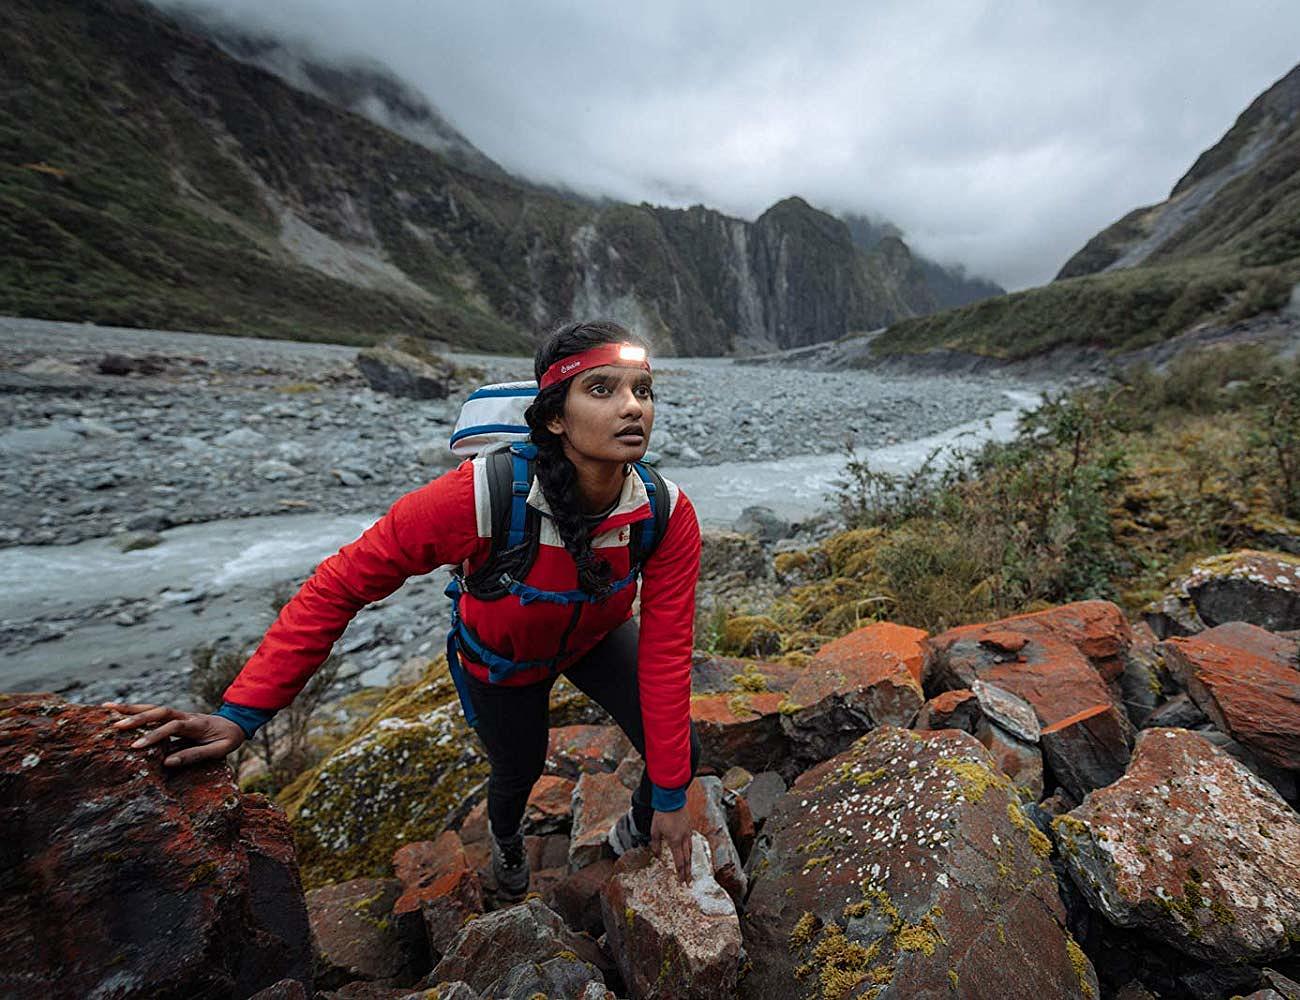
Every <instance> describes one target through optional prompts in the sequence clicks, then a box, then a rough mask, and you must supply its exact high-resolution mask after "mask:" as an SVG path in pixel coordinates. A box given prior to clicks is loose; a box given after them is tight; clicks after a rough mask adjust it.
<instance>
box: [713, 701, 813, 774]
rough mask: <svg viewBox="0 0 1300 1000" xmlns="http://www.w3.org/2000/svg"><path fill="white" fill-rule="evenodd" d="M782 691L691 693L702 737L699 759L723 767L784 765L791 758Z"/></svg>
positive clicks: (715, 766) (753, 767) (754, 769)
mask: <svg viewBox="0 0 1300 1000" xmlns="http://www.w3.org/2000/svg"><path fill="white" fill-rule="evenodd" d="M785 704H787V702H786V696H785V694H784V693H782V692H776V691H760V692H745V691H741V692H737V693H735V694H703V695H700V694H697V695H692V696H691V720H692V721H693V722H694V723H695V732H696V734H697V735H698V736H699V738H700V763H701V765H702V766H705V767H710V768H713V769H714V770H720V769H724V768H727V767H730V766H732V765H733V764H736V763H739V764H740V766H742V767H745V768H748V769H750V770H753V771H755V772H757V771H764V770H767V769H769V768H777V767H781V766H782V765H783V764H784V762H785V761H786V760H787V759H788V758H789V748H788V746H787V744H786V739H785V735H784V734H783V733H782V732H781V708H782V706H784V705H785Z"/></svg>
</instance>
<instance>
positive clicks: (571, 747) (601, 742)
mask: <svg viewBox="0 0 1300 1000" xmlns="http://www.w3.org/2000/svg"><path fill="white" fill-rule="evenodd" d="M631 752H632V744H631V743H630V742H629V741H628V738H627V737H626V736H625V735H624V734H623V730H621V729H619V728H618V726H556V727H555V728H554V729H552V730H551V733H550V741H549V743H548V745H547V750H546V770H547V772H548V773H550V774H558V775H560V777H563V778H569V779H571V780H573V781H577V780H578V775H580V774H588V773H596V772H600V771H612V770H614V768H616V767H618V762H619V761H620V760H622V759H623V758H624V757H626V756H627V755H628V754H629V753H631Z"/></svg>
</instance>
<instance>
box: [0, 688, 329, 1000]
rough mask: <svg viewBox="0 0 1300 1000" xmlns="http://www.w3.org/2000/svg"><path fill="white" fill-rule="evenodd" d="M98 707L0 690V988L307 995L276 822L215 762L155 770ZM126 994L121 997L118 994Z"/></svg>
mask: <svg viewBox="0 0 1300 1000" xmlns="http://www.w3.org/2000/svg"><path fill="white" fill-rule="evenodd" d="M120 718H122V716H121V715H120V714H119V713H117V712H114V711H110V710H109V709H105V708H100V707H90V706H83V705H73V704H69V703H67V702H65V701H63V700H62V699H61V698H58V697H56V696H54V695H48V694H20V695H10V694H0V831H3V832H2V833H0V843H2V844H3V847H0V856H2V857H3V862H2V863H0V866H2V868H3V871H4V876H3V880H4V885H5V891H4V892H3V893H0V955H3V956H4V957H3V959H0V966H2V968H0V993H4V994H5V995H6V996H13V997H16V998H25V997H39V998H46V997H55V996H76V997H90V996H95V995H100V996H110V995H118V994H120V993H121V991H123V990H125V989H128V988H129V989H131V990H132V991H133V995H139V996H143V995H154V996H164V995H166V996H195V997H197V996H250V995H252V994H254V993H256V992H257V991H258V990H261V989H265V988H268V987H271V986H272V985H273V984H276V983H278V982H279V981H281V980H282V979H286V978H288V979H294V980H298V981H300V982H302V983H304V984H305V985H307V986H308V987H310V986H311V983H312V976H311V945H310V928H309V925H308V923H307V912H306V907H305V904H304V902H303V896H302V885H301V882H300V880H299V876H298V871H297V868H296V866H295V863H294V849H293V839H292V836H291V834H290V831H289V826H288V823H287V822H286V821H285V819H284V814H283V813H282V812H281V811H280V810H279V809H278V808H276V807H275V806H274V805H273V804H272V803H270V802H269V801H268V800H267V799H265V798H264V797H262V796H260V795H244V794H241V793H240V791H239V789H238V788H237V787H236V786H235V784H234V781H233V779H232V774H231V771H230V768H229V767H228V766H227V765H226V764H225V763H224V762H221V761H217V762H209V763H205V764H199V765H193V766H190V767H185V768H180V769H171V768H164V767H163V763H162V761H163V757H164V756H166V755H167V753H169V752H171V751H170V750H169V749H168V748H167V746H166V745H165V744H163V745H158V746H153V747H149V748H147V749H142V750H135V749H132V748H131V743H132V742H133V741H134V740H135V739H136V738H138V736H139V732H138V731H119V730H114V729H112V728H111V724H112V723H113V722H114V721H116V720H117V719H120ZM126 984H129V987H128V986H127V985H126Z"/></svg>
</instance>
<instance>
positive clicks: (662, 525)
mask: <svg viewBox="0 0 1300 1000" xmlns="http://www.w3.org/2000/svg"><path fill="white" fill-rule="evenodd" d="M632 468H634V469H635V470H636V474H637V475H638V476H640V477H641V482H642V483H643V484H644V485H645V492H646V497H647V498H648V499H649V501H650V516H649V517H648V518H646V519H645V520H644V521H640V522H638V524H637V529H638V530H637V531H636V532H635V533H634V534H633V536H632V537H633V540H634V542H633V546H632V565H633V566H634V567H636V568H640V567H641V566H644V565H645V562H646V560H647V559H649V558H650V556H651V555H652V554H653V553H654V550H655V548H656V547H658V545H659V543H660V542H661V541H663V537H664V535H665V534H666V533H667V531H668V518H669V515H670V513H671V512H670V511H669V509H668V484H667V483H665V482H664V477H663V476H661V475H659V471H658V470H657V469H654V468H652V467H651V466H648V465H644V464H642V463H641V462H633V463H632Z"/></svg>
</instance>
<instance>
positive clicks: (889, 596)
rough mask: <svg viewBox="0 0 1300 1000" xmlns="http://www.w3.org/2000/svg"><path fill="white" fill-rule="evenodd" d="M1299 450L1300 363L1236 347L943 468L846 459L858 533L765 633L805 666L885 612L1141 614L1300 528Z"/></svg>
mask: <svg viewBox="0 0 1300 1000" xmlns="http://www.w3.org/2000/svg"><path fill="white" fill-rule="evenodd" d="M1298 455H1300V361H1297V360H1293V361H1291V362H1287V363H1280V362H1278V361H1276V360H1274V359H1273V358H1272V357H1270V355H1269V354H1267V353H1266V352H1264V351H1263V350H1261V349H1258V348H1235V349H1227V350H1212V351H1206V352H1202V353H1199V354H1190V355H1184V356H1182V357H1180V358H1179V359H1177V360H1176V361H1174V362H1173V363H1171V364H1170V366H1169V367H1168V369H1167V370H1166V371H1165V372H1163V373H1157V372H1154V371H1152V370H1151V369H1149V368H1139V369H1132V370H1129V371H1127V372H1125V373H1124V374H1123V375H1122V376H1120V377H1118V378H1116V379H1114V380H1112V381H1111V382H1109V383H1108V384H1105V385H1100V386H1097V387H1093V388H1089V389H1086V390H1082V391H1079V392H1076V393H1074V394H1072V395H1068V396H1062V397H1060V398H1056V399H1051V400H1049V401H1048V402H1047V403H1046V404H1045V405H1044V406H1043V407H1041V408H1040V409H1039V410H1038V411H1037V412H1036V413H1033V414H1030V415H1028V416H1027V417H1026V419H1025V420H1024V421H1023V423H1022V427H1021V430H1020V434H1019V436H1018V437H1017V438H1016V439H1015V440H1013V441H1011V442H1008V443H1005V444H990V445H988V446H986V447H985V448H983V449H982V450H981V451H979V452H978V453H977V454H975V455H972V456H969V460H968V461H967V462H965V463H964V464H961V465H959V466H955V467H950V468H948V469H947V471H945V472H943V473H938V472H935V471H934V470H933V469H928V470H926V471H924V472H922V473H918V474H915V475H912V476H908V477H892V476H889V475H886V474H883V473H878V472H876V471H874V470H872V469H870V468H869V467H867V466H866V465H864V464H862V463H860V462H856V463H850V465H849V467H848V470H847V475H846V480H845V482H844V485H843V488H842V491H841V495H840V500H841V504H840V506H841V511H842V513H843V515H844V517H845V519H846V521H847V530H845V531H843V532H841V533H840V534H837V535H834V536H832V537H830V538H828V539H826V540H825V541H824V542H823V543H822V545H821V552H820V553H818V554H817V555H818V558H815V559H811V560H809V562H808V564H807V566H805V567H804V571H806V573H807V575H806V577H805V578H806V579H807V580H808V582H807V583H804V584H802V585H800V586H796V587H794V588H792V589H791V590H790V591H788V592H787V593H786V594H785V595H783V596H782V597H781V598H779V599H778V600H777V602H776V603H775V605H774V606H773V607H772V608H769V609H767V614H766V615H765V616H764V619H765V625H766V628H767V630H768V631H769V632H771V633H772V636H771V637H770V638H769V640H768V641H769V642H773V643H775V644H776V645H777V646H778V647H779V649H780V651H781V652H782V653H783V654H784V655H785V656H786V658H787V659H789V660H791V661H797V660H799V659H800V658H801V657H802V655H805V654H806V653H808V652H812V651H815V650H816V649H817V648H818V647H819V646H820V645H821V644H822V643H824V642H826V641H828V640H829V639H832V638H835V637H837V636H839V635H843V634H845V633H846V632H849V631H851V630H852V629H853V628H855V627H858V626H859V625H861V624H865V623H867V622H870V621H873V620H876V619H888V620H890V621H894V622H899V623H902V624H907V625H915V626H918V627H921V628H925V629H928V630H931V631H935V630H941V629H944V628H948V627H951V626H954V625H958V624H964V623H967V622H974V621H991V620H995V619H997V618H1001V617H1004V616H1007V615H1011V614H1017V613H1021V612H1025V611H1032V610H1036V609H1038V608H1042V607H1046V606H1048V605H1051V604H1058V603H1063V602H1067V601H1073V600H1082V599H1087V598H1106V599H1110V600H1114V601H1116V602H1118V603H1119V604H1120V605H1121V606H1122V607H1124V608H1125V609H1126V610H1127V611H1129V612H1130V613H1133V612H1136V611H1137V610H1138V609H1139V608H1141V607H1142V606H1143V605H1145V604H1146V603H1147V602H1148V601H1150V600H1152V599H1154V598H1156V597H1157V596H1159V595H1160V594H1161V593H1163V591H1164V589H1165V587H1166V586H1167V585H1168V582H1169V580H1170V578H1171V577H1173V576H1175V575H1177V574H1179V573H1181V572H1183V571H1185V570H1186V569H1188V568H1189V567H1190V566H1191V565H1192V563H1194V562H1195V561H1196V560H1198V559H1201V558H1203V557H1205V556H1208V555H1213V554H1215V553H1218V552H1222V551H1225V550H1231V549H1234V548H1238V547H1242V546H1252V547H1262V548H1270V547H1272V545H1271V544H1270V542H1269V539H1270V538H1276V537H1277V536H1278V535H1300V459H1298V458H1297V456H1298ZM749 620H753V619H749ZM742 624H743V623H742ZM737 631H739V629H737ZM721 633H722V634H723V635H724V636H725V635H726V634H727V629H726V628H725V627H724V628H723V629H722V630H721ZM724 645H725V644H724Z"/></svg>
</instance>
